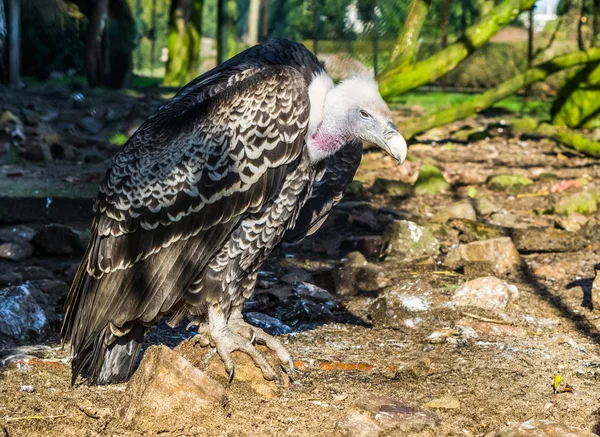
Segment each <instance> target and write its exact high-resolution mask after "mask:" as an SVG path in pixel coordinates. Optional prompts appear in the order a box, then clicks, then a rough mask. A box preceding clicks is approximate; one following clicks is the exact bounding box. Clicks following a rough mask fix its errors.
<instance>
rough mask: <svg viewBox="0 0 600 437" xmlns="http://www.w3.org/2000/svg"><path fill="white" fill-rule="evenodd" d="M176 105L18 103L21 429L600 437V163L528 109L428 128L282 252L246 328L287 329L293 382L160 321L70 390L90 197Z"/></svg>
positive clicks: (373, 161) (9, 162)
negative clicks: (126, 379) (137, 137)
mask: <svg viewBox="0 0 600 437" xmlns="http://www.w3.org/2000/svg"><path fill="white" fill-rule="evenodd" d="M164 97H166V96H165V95H164V94H163V93H162V91H161V90H158V89H157V90H154V91H152V92H149V93H146V94H138V93H127V94H116V95H113V94H107V95H102V94H89V93H86V96H85V97H83V95H77V93H73V92H72V91H69V92H67V91H64V90H60V89H57V90H47V89H44V90H43V91H41V90H30V91H28V92H24V93H20V94H6V95H3V97H2V99H3V100H2V109H3V110H4V112H3V113H2V115H1V117H0V131H1V136H0V142H1V144H0V162H2V166H1V167H0V205H1V206H0V225H1V227H0V348H1V349H0V365H1V366H2V367H1V368H0V431H2V432H3V433H4V435H5V436H35V435H62V436H71V435H73V436H83V435H86V436H93V435H116V436H121V435H156V434H161V435H199V436H220V435H222V436H258V435H260V436H270V435H273V436H284V435H290V436H344V435H346V436H368V437H371V436H399V435H407V436H408V435H410V436H442V435H443V436H446V435H448V436H459V435H460V436H504V437H508V436H534V435H535V436H564V435H573V436H592V435H595V434H593V433H594V432H596V433H600V409H599V408H598V400H599V398H600V384H599V383H598V380H599V379H600V350H599V348H598V342H599V340H600V335H599V333H598V329H599V327H600V320H599V319H600V315H599V314H598V308H600V294H598V293H600V281H599V283H598V284H596V287H595V286H594V277H595V265H596V263H598V258H597V256H596V253H597V248H598V246H599V244H600V232H599V231H598V229H599V228H598V222H599V220H600V216H599V215H598V211H597V203H598V190H600V172H599V167H598V166H597V165H596V162H595V161H594V160H592V159H589V158H585V157H582V156H579V155H574V154H571V153H569V152H566V151H564V150H560V149H557V148H556V146H555V144H554V143H552V142H550V141H548V140H546V139H542V138H525V137H523V136H521V135H519V133H518V132H513V130H512V129H511V127H510V120H512V119H513V118H514V116H512V115H510V114H508V115H507V114H487V115H486V116H481V117H479V118H477V119H475V120H470V121H469V122H467V123H459V124H456V125H453V126H450V127H448V128H445V129H443V130H436V131H432V132H429V133H428V134H426V135H423V136H422V137H419V138H418V141H416V142H415V143H414V144H412V145H411V148H410V156H409V161H408V162H406V163H405V164H403V165H402V166H400V167H398V166H396V165H395V164H394V162H392V160H391V159H389V158H388V157H387V156H384V155H382V154H380V153H378V152H368V153H366V154H365V157H364V160H363V163H362V166H361V168H360V170H359V172H358V174H357V177H356V180H355V182H354V183H353V184H352V186H351V187H350V189H349V190H348V193H347V195H346V197H345V198H344V201H343V202H342V203H341V204H340V205H339V207H338V208H337V210H336V212H335V213H334V214H332V216H331V217H330V219H329V220H328V221H327V223H326V224H325V226H324V227H323V228H322V229H321V230H320V231H319V232H317V233H316V234H315V235H314V236H313V237H311V238H310V239H307V240H306V241H304V242H302V243H301V244H299V245H296V246H285V245H284V246H282V247H279V248H278V249H277V250H276V252H275V253H274V254H273V256H272V257H271V259H270V260H269V262H268V263H267V264H266V265H265V266H264V269H263V271H262V272H261V276H260V280H259V283H258V286H257V294H256V296H255V297H254V298H253V299H251V300H250V301H249V302H248V303H247V305H246V308H245V317H246V319H247V320H248V321H249V322H251V323H253V324H255V325H258V326H261V327H263V328H264V329H266V330H267V331H269V332H271V333H275V334H278V335H280V339H281V340H282V341H283V343H284V344H285V345H286V346H287V348H288V349H289V351H290V352H291V353H292V354H293V356H294V358H295V367H296V369H295V372H294V374H293V375H290V376H291V377H288V376H286V375H284V374H282V376H281V382H280V383H279V384H278V385H277V384H275V383H272V382H265V381H263V380H262V378H261V377H260V372H259V371H258V369H257V368H256V367H254V366H253V364H252V363H250V362H249V361H248V359H247V358H246V357H245V356H243V355H239V356H236V357H235V359H236V362H237V363H238V365H237V370H236V378H235V379H234V381H233V382H231V383H228V381H227V379H226V376H225V374H224V372H223V369H222V366H221V365H220V361H219V359H218V358H217V357H216V356H215V355H214V352H213V351H212V350H211V349H210V348H209V347H205V348H203V347H201V345H200V343H198V342H197V341H194V340H193V339H192V340H187V339H188V338H190V337H192V335H193V334H194V332H193V331H191V332H187V331H186V330H185V325H183V326H181V327H179V328H178V329H170V328H168V327H167V326H166V325H165V324H159V325H158V326H157V327H156V328H154V329H153V330H152V331H151V333H150V335H149V336H148V345H147V346H146V348H145V351H146V352H145V357H144V359H143V360H142V362H141V364H140V367H139V369H138V372H137V373H136V374H135V376H134V378H133V379H132V381H131V382H130V383H129V384H119V385H113V386H108V387H88V386H86V385H85V384H79V383H78V384H77V385H75V387H71V385H70V368H69V361H68V358H67V350H66V349H63V348H61V346H60V344H59V342H58V334H57V332H58V329H59V326H60V322H61V318H62V304H63V302H64V298H65V294H66V292H67V290H68V284H69V282H70V281H71V279H72V277H73V274H74V270H75V268H76V267H77V263H78V260H79V257H80V256H81V254H82V252H83V250H84V248H85V244H86V240H87V238H88V235H87V226H88V225H89V219H90V208H91V204H92V200H91V198H92V196H93V193H94V190H95V187H96V185H97V183H98V181H99V179H101V177H102V174H103V172H104V170H105V168H106V166H107V164H108V159H109V158H110V156H111V155H112V154H113V153H114V151H115V150H116V148H117V147H118V143H120V142H122V138H123V137H126V135H127V134H128V133H129V132H131V130H132V129H135V127H136V126H137V125H139V123H140V122H141V121H142V120H143V119H144V118H145V117H146V116H147V115H148V114H149V113H150V111H151V110H152V109H153V108H154V107H155V106H156V105H157V104H158V103H159V101H160V99H161V98H164ZM411 111H412V110H411V108H408V109H406V108H404V109H403V110H402V112H398V113H397V116H398V119H399V121H401V119H402V118H403V117H408V116H410V115H411ZM503 118H505V119H506V120H508V123H507V122H506V121H505V120H503ZM111 143H112V144H111ZM594 307H596V309H594ZM151 344H154V345H155V346H150V345H151ZM160 344H164V345H167V346H168V347H164V346H158V345H160ZM170 348H174V350H171V349H170ZM265 353H266V354H267V355H268V356H269V359H271V360H272V359H273V357H272V356H270V355H269V354H268V352H267V351H266V350H265ZM0 435H2V434H1V433H0Z"/></svg>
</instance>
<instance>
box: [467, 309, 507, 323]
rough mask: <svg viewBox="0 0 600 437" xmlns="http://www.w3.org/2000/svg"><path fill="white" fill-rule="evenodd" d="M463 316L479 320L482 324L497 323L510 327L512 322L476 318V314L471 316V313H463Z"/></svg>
mask: <svg viewBox="0 0 600 437" xmlns="http://www.w3.org/2000/svg"><path fill="white" fill-rule="evenodd" d="M463 316H467V317H470V318H472V319H475V320H481V321H482V322H488V323H497V324H498V325H512V322H507V321H506V320H499V319H490V318H487V317H482V316H478V315H477V314H472V313H464V312H463Z"/></svg>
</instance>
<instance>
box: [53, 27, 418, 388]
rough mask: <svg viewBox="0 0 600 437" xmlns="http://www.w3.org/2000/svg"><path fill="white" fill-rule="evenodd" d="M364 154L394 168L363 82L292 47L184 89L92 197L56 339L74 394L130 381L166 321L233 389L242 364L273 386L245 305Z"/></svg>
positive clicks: (256, 54)
mask: <svg viewBox="0 0 600 437" xmlns="http://www.w3.org/2000/svg"><path fill="white" fill-rule="evenodd" d="M363 142H368V143H372V144H374V145H376V146H379V147H380V148H382V149H383V150H385V151H386V152H388V153H389V154H391V155H392V156H393V157H395V158H396V159H397V160H398V161H399V162H402V161H403V160H404V159H405V157H406V153H407V149H406V141H405V140H404V139H403V137H402V136H401V135H400V134H399V133H398V130H397V129H396V126H395V125H394V123H393V122H392V120H391V113H390V110H389V109H388V107H387V105H386V104H385V102H384V101H383V100H382V98H381V96H380V95H379V92H378V88H377V84H376V83H375V81H374V80H373V79H371V78H368V77H360V76H359V77H353V78H350V79H347V80H344V81H342V82H341V83H339V84H337V85H336V84H334V82H333V81H332V80H331V78H330V77H329V76H328V75H327V74H326V73H325V71H324V69H323V67H322V66H321V64H320V63H319V61H318V60H317V58H316V57H315V56H314V55H313V54H312V53H311V52H310V51H309V50H307V49H306V47H304V46H303V45H302V44H299V43H296V42H292V41H289V40H284V39H276V40H270V41H268V42H266V43H263V44H259V45H257V46H254V47H251V48H249V49H247V50H245V51H244V52H242V53H240V54H238V55H237V56H235V57H233V58H231V59H230V60H228V61H227V62H224V63H223V64H221V65H219V66H217V67H216V68H214V69H213V70H211V71H208V72H207V73H205V74H203V75H201V76H199V77H198V78H196V79H194V80H193V81H191V82H190V83H189V84H188V85H186V86H185V87H184V88H183V89H182V90H181V91H180V92H179V93H178V94H177V95H176V96H175V97H173V98H172V99H171V100H170V101H168V102H166V103H165V104H164V105H162V106H161V107H160V108H159V109H158V110H157V112H156V113H154V114H153V115H151V116H150V117H149V118H148V119H147V120H146V121H145V122H144V123H143V124H142V125H141V126H140V127H139V128H138V129H137V131H136V132H135V133H134V134H133V135H132V137H131V138H130V139H129V141H128V142H127V143H126V144H125V145H124V146H123V147H122V148H121V149H120V150H119V151H118V153H116V155H115V156H114V158H113V160H112V164H111V167H110V168H109V169H108V171H107V173H106V175H105V177H104V179H103V182H102V183H101V186H100V189H99V194H98V197H97V199H96V202H95V206H94V209H95V216H94V220H93V223H92V227H91V240H90V243H89V246H88V247H87V250H86V252H85V255H84V258H83V261H82V262H81V265H80V266H79V268H78V270H77V273H76V275H75V278H74V281H73V284H72V286H71V289H70V291H69V295H68V297H67V301H66V307H65V319H64V323H63V327H62V331H61V337H62V340H63V341H65V342H66V341H70V342H71V355H72V377H73V383H75V381H76V379H77V377H78V376H82V377H83V378H85V379H86V380H87V382H88V383H89V384H109V383H117V382H122V381H126V380H127V379H128V378H129V377H130V376H131V374H132V373H133V370H134V367H135V364H136V360H137V356H138V354H139V352H140V349H141V345H142V342H143V339H144V336H145V334H146V333H147V331H148V330H149V329H150V327H151V326H152V325H153V324H154V323H155V322H156V321H157V320H159V319H160V318H161V317H164V316H167V315H170V316H171V317H172V319H171V322H173V323H177V322H179V321H181V320H182V319H183V318H187V319H188V320H192V321H193V322H195V323H196V324H198V333H199V335H200V336H201V338H202V339H203V341H204V342H205V344H206V345H208V344H210V345H211V346H213V347H215V348H216V350H217V352H218V354H219V355H220V357H221V359H222V360H223V363H224V366H225V369H226V370H227V372H228V373H229V374H230V375H231V376H233V371H234V364H233V361H232V359H231V353H232V352H233V351H241V352H244V353H246V354H248V355H249V356H250V357H251V358H252V359H253V361H254V362H255V363H256V365H257V366H258V367H260V369H261V370H262V373H263V376H264V378H265V379H268V380H273V379H276V373H275V371H274V369H273V368H272V366H271V365H270V364H269V363H268V362H267V361H266V360H265V358H264V357H263V356H262V355H261V354H260V353H259V352H258V350H257V349H256V348H255V346H254V344H255V343H257V342H258V343H261V344H265V345H266V346H267V347H268V348H270V349H272V350H274V351H275V352H276V354H277V356H278V358H279V360H280V361H281V365H282V366H287V367H288V368H292V366H293V364H292V360H291V357H290V354H289V353H288V352H287V350H286V349H285V348H284V347H283V346H282V344H281V343H280V342H279V341H278V340H277V339H276V338H274V337H272V336H270V335H268V334H267V333H265V332H264V331H262V330H261V329H259V328H256V327H254V326H251V325H249V324H247V323H246V322H244V319H243V317H242V311H241V310H242V305H243V303H244V301H245V300H246V299H248V298H249V297H250V296H251V295H252V293H253V291H254V286H255V284H256V278H257V274H258V270H259V268H260V267H261V265H262V264H263V263H264V262H265V260H266V259H267V257H268V256H269V255H270V253H271V252H272V251H273V249H274V248H275V247H276V246H277V244H278V243H280V242H281V241H284V240H286V241H294V240H300V239H302V238H303V237H305V236H307V235H310V234H311V233H313V232H315V231H316V230H317V229H318V228H319V226H320V225H321V224H322V223H323V222H324V220H325V218H326V217H327V215H328V214H329V212H330V211H331V209H332V208H333V207H334V206H335V204H336V203H337V202H339V201H340V199H341V197H342V194H343V193H344V190H345V188H346V186H347V185H348V184H349V183H350V182H351V181H352V178H353V176H354V174H355V171H356V169H357V167H358V165H359V163H360V160H361V155H362V143H363ZM200 321H203V322H204V323H200Z"/></svg>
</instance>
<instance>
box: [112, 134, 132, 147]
mask: <svg viewBox="0 0 600 437" xmlns="http://www.w3.org/2000/svg"><path fill="white" fill-rule="evenodd" d="M128 139H129V138H128V137H127V135H126V134H124V133H122V132H116V133H114V134H112V135H111V136H110V137H109V138H108V142H109V143H110V144H112V145H113V146H119V147H120V146H122V145H124V144H125V143H126V142H127V140H128Z"/></svg>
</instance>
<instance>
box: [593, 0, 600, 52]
mask: <svg viewBox="0 0 600 437" xmlns="http://www.w3.org/2000/svg"><path fill="white" fill-rule="evenodd" d="M593 11H594V17H593V22H592V44H591V45H592V47H595V46H596V41H597V39H598V35H599V34H600V22H599V20H600V0H594V3H593Z"/></svg>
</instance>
